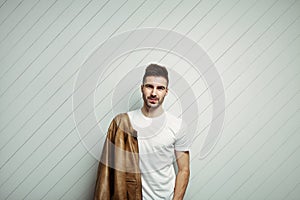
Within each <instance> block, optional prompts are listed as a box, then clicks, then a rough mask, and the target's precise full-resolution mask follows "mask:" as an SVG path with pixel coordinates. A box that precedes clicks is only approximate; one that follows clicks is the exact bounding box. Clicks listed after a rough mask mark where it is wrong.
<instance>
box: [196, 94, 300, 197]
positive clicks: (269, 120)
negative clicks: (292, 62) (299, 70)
mask: <svg viewBox="0 0 300 200" xmlns="http://www.w3.org/2000/svg"><path fill="white" fill-rule="evenodd" d="M296 96H297V93H296V94H294V95H293V96H292V97H291V98H289V99H288V100H287V101H286V103H285V104H283V106H281V107H280V108H279V109H278V110H277V111H276V112H275V114H274V115H272V116H271V118H269V119H268V120H267V122H266V123H265V124H264V125H263V126H261V127H260V128H259V130H258V131H257V132H256V134H257V133H259V132H260V131H261V130H262V129H263V128H264V127H265V126H266V125H268V124H269V122H271V121H272V119H273V118H274V117H275V116H276V115H277V114H278V113H279V112H280V111H282V110H283V109H284V108H285V107H286V106H287V105H288V103H290V102H291V101H292V100H293V99H294V98H295V97H296ZM248 125H249V124H247V126H248ZM256 134H255V135H256ZM253 138H254V137H251V140H252V139H253ZM230 141H231V140H230ZM227 144H228V143H227ZM227 144H226V145H224V146H227ZM243 148H244V146H243V147H242V148H241V149H243ZM222 149H223V148H222ZM241 149H240V150H241ZM237 153H239V151H238V152H236V153H235V154H234V155H233V156H232V157H231V158H230V159H229V160H227V162H226V163H225V164H224V165H223V166H222V167H221V168H220V169H219V170H217V171H216V173H214V175H213V176H212V177H211V179H209V180H208V181H206V182H205V183H204V184H203V185H202V187H200V188H199V189H198V190H197V191H195V193H194V195H195V194H197V192H198V191H201V190H202V189H203V188H204V187H205V185H207V184H208V183H209V182H210V181H211V180H212V179H213V178H214V177H215V176H216V175H217V174H218V173H219V172H220V171H221V170H222V169H223V168H224V167H225V166H226V165H227V164H228V163H229V162H230V161H231V159H232V158H233V157H235V156H236V155H237ZM205 166H207V165H205ZM194 195H192V197H193V196H194ZM211 197H212V196H210V198H211Z"/></svg>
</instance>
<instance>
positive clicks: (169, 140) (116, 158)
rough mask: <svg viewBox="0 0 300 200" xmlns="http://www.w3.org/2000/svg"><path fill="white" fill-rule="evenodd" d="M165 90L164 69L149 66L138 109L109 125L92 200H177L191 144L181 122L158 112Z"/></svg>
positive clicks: (184, 182) (181, 192)
mask: <svg viewBox="0 0 300 200" xmlns="http://www.w3.org/2000/svg"><path fill="white" fill-rule="evenodd" d="M168 84H169V78H168V71H167V69H166V68H165V67H163V66H160V65H157V64H150V65H149V66H148V67H147V68H146V71H145V74H144V77H143V84H142V85H141V92H142V96H143V101H144V104H143V107H142V108H141V109H138V110H134V111H130V112H128V113H123V114H119V115H117V116H116V117H115V118H114V119H113V121H112V123H111V124H110V127H109V129H108V133H107V138H106V142H105V144H104V148H103V151H102V156H101V161H100V163H99V167H98V175H97V182H96V188H95V199H144V200H148V199H155V200H156V199H173V200H175V199H183V196H184V193H185V190H186V187H187V185H188V180H189V174H190V171H189V170H190V169H189V165H190V164H189V147H190V145H191V138H189V137H187V134H186V132H185V131H184V129H182V120H181V119H179V118H176V117H175V116H173V115H171V114H169V113H168V112H166V111H164V109H163V107H162V104H163V102H164V98H165V96H167V94H168ZM175 160H176V164H177V167H178V172H177V174H175V170H174V166H173V163H174V161H175Z"/></svg>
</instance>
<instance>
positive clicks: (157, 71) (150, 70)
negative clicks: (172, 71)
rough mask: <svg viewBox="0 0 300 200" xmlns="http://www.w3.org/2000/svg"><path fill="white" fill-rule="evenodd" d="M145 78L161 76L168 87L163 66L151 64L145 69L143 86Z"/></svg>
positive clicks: (166, 75)
mask: <svg viewBox="0 0 300 200" xmlns="http://www.w3.org/2000/svg"><path fill="white" fill-rule="evenodd" d="M147 76H161V77H163V78H165V79H166V80H167V85H169V78H168V70H167V68H166V67H164V66H161V65H158V64H153V63H151V64H150V65H148V66H147V68H146V69H145V74H144V77H143V84H144V83H145V80H146V77H147Z"/></svg>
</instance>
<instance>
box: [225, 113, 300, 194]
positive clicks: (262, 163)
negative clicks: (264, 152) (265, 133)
mask: <svg viewBox="0 0 300 200" xmlns="http://www.w3.org/2000/svg"><path fill="white" fill-rule="evenodd" d="M298 111H299V110H297V111H296V112H295V113H298ZM295 113H294V114H295ZM294 114H293V115H292V116H294ZM290 118H291V117H290ZM282 127H283V126H281V127H280V128H279V129H278V130H277V131H276V132H275V134H277V132H278V131H279V130H280V129H281V128H282ZM298 129H299V127H297V128H296V129H295V130H294V131H293V132H292V134H289V135H288V136H287V138H286V140H284V141H283V142H282V143H281V144H280V146H279V147H278V148H277V149H276V150H275V151H274V152H273V153H272V154H271V155H270V156H269V157H268V158H267V159H265V160H264V161H263V162H261V165H259V166H258V167H257V168H256V169H255V171H253V172H252V173H251V174H250V175H249V176H248V177H247V178H246V179H245V180H244V181H243V182H242V184H240V185H239V187H238V188H237V189H235V190H234V191H233V192H232V193H231V194H230V196H229V197H228V198H227V199H230V198H231V197H232V196H233V195H234V194H235V193H237V192H238V191H239V190H240V189H241V187H242V186H243V185H245V184H246V183H247V182H248V181H249V180H250V179H251V178H252V177H253V176H254V175H255V174H256V173H257V172H258V170H260V169H261V168H262V167H263V166H264V165H265V164H266V163H267V162H268V161H269V160H271V158H273V157H274V156H275V155H276V153H277V152H278V151H279V149H281V148H282V147H283V145H284V144H286V143H287V141H288V140H290V138H292V137H293V136H294V135H295V133H297V131H299V130H298ZM273 137H274V135H272V136H271V137H269V138H268V140H271V139H272V138H273ZM267 142H268V141H266V142H265V143H264V144H263V145H262V146H260V148H259V149H257V151H256V153H258V152H259V150H261V149H262V147H263V146H264V145H265V144H266V143H267ZM252 156H254V154H253V155H251V157H250V158H249V159H248V160H247V161H246V162H248V161H249V160H250V159H251V158H252ZM244 164H246V163H244ZM244 164H243V165H244ZM241 167H242V166H241ZM241 167H240V168H239V169H238V170H240V169H241Z"/></svg>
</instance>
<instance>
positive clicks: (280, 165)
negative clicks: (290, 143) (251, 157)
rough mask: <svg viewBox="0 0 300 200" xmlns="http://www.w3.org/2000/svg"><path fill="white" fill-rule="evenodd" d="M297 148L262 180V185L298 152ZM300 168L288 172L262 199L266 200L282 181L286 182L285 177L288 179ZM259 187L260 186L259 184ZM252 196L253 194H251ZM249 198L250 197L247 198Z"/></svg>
mask: <svg viewBox="0 0 300 200" xmlns="http://www.w3.org/2000/svg"><path fill="white" fill-rule="evenodd" d="M299 148H300V145H299V146H298V147H297V148H296V149H295V150H294V151H293V152H292V153H291V154H289V155H288V156H287V157H286V159H285V160H283V161H282V162H281V163H280V164H279V165H278V167H277V168H276V169H274V170H273V172H272V173H271V174H270V175H268V177H267V178H266V179H265V180H264V182H263V183H265V182H266V181H267V180H268V179H269V178H270V177H271V176H272V175H273V174H275V172H276V171H277V170H279V168H280V167H282V166H283V164H284V163H285V162H286V161H287V160H288V159H289V158H290V157H292V156H293V155H294V154H295V153H296V152H297V150H299ZM299 167H300V165H297V166H296V167H295V168H294V169H293V170H291V171H290V173H289V174H288V175H287V176H286V177H285V178H284V179H283V180H282V181H281V182H279V183H278V184H277V185H276V186H275V188H274V189H273V190H272V191H271V192H269V193H268V194H267V195H266V197H265V198H264V199H266V198H267V197H268V196H269V195H270V194H271V193H272V192H273V191H274V190H275V189H276V188H277V187H278V186H279V185H281V184H282V182H283V181H285V180H286V178H287V177H289V176H290V175H291V174H293V172H294V171H295V170H296V169H298V168H299ZM260 185H261V184H260ZM252 194H253V193H252ZM249 197H250V196H249ZM249 197H248V198H247V199H249Z"/></svg>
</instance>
